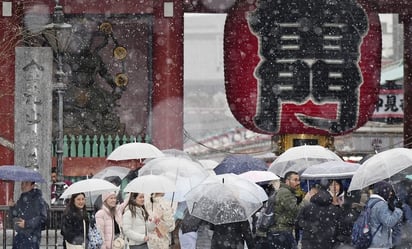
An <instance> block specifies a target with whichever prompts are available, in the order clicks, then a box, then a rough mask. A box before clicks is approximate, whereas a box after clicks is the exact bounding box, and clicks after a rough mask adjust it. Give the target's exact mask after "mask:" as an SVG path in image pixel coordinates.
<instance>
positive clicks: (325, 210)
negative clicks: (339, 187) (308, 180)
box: [297, 190, 342, 249]
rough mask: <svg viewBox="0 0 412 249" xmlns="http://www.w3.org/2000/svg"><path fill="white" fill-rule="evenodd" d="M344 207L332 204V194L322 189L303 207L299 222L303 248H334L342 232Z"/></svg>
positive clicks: (298, 218)
mask: <svg viewBox="0 0 412 249" xmlns="http://www.w3.org/2000/svg"><path fill="white" fill-rule="evenodd" d="M341 218H342V209H341V208H340V207H339V206H335V205H333V204H332V196H331V195H330V194H329V193H328V192H327V191H326V190H320V191H319V192H318V193H316V194H315V195H314V196H313V197H312V198H311V199H310V203H309V204H308V205H306V206H305V207H303V208H302V210H301V211H300V213H299V215H298V217H297V223H298V225H299V227H300V228H301V229H302V231H303V232H302V249H324V248H333V247H334V245H335V244H336V242H337V240H336V237H337V235H338V234H339V233H340V227H341Z"/></svg>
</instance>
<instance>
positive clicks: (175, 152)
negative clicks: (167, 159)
mask: <svg viewBox="0 0 412 249" xmlns="http://www.w3.org/2000/svg"><path fill="white" fill-rule="evenodd" d="M162 152H163V154H164V155H165V156H171V157H183V158H186V159H189V160H193V159H192V157H191V156H190V155H189V154H187V153H186V152H184V151H183V150H178V149H166V150H162Z"/></svg>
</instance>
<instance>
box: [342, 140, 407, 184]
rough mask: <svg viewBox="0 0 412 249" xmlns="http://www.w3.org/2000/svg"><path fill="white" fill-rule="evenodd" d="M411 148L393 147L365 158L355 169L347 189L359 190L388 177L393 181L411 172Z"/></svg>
mask: <svg viewBox="0 0 412 249" xmlns="http://www.w3.org/2000/svg"><path fill="white" fill-rule="evenodd" d="M410 166H412V150H411V149H406V148H395V149H390V150H386V151H383V152H380V153H378V154H376V155H374V156H372V157H370V158H369V159H368V160H366V161H365V162H364V163H363V164H362V165H361V166H360V167H359V168H358V170H356V172H355V174H354V175H353V177H352V180H351V183H350V185H349V189H348V191H352V190H360V189H363V188H365V187H367V186H370V185H372V184H374V183H377V182H379V181H382V180H385V179H388V178H390V179H391V180H393V181H395V180H397V179H396V176H399V179H403V178H405V176H407V175H409V174H411V173H412V167H410Z"/></svg>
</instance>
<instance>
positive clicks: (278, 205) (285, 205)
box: [270, 182, 303, 232]
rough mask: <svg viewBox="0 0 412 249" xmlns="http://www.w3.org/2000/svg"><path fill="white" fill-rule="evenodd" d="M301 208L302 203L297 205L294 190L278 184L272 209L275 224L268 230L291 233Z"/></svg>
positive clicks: (283, 184)
mask: <svg viewBox="0 0 412 249" xmlns="http://www.w3.org/2000/svg"><path fill="white" fill-rule="evenodd" d="M301 206H303V202H301V205H298V204H297V199H296V195H295V190H294V189H292V188H291V187H289V186H288V185H286V184H285V183H283V182H282V183H280V188H279V190H278V192H277V194H276V199H275V208H274V209H275V210H274V215H275V219H276V224H275V225H274V226H272V227H270V230H271V231H287V232H292V231H293V229H294V228H295V220H296V216H297V214H298V212H299V209H300V208H301Z"/></svg>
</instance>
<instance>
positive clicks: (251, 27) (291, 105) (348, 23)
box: [224, 0, 382, 135]
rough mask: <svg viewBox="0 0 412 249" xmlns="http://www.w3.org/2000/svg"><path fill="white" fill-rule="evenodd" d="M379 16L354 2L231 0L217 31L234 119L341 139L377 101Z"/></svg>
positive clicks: (254, 126)
mask: <svg viewBox="0 0 412 249" xmlns="http://www.w3.org/2000/svg"><path fill="white" fill-rule="evenodd" d="M381 46H382V45H381V30H380V22H379V17H378V13H375V12H372V11H370V10H369V9H368V6H365V5H360V4H358V3H357V2H356V1H355V0H345V1H326V0H311V1H302V0H279V1H269V0H257V1H256V0H255V1H238V2H237V4H236V5H235V6H234V7H233V8H232V9H231V11H229V12H228V15H227V19H226V23H225V32H224V60H225V86H226V95H227V99H228V103H229V106H230V109H231V111H232V113H233V115H234V117H235V118H236V119H237V120H238V121H239V122H240V123H241V124H242V125H243V126H244V127H246V128H247V129H250V130H253V131H255V132H259V133H267V134H296V133H305V134H319V135H340V134H345V133H348V132H350V131H353V130H354V129H356V128H358V127H360V126H362V125H363V124H365V123H366V121H368V119H369V117H370V116H371V115H372V113H373V110H374V105H375V103H376V100H377V98H378V92H379V79H380V68H381V67H380V63H381Z"/></svg>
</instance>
